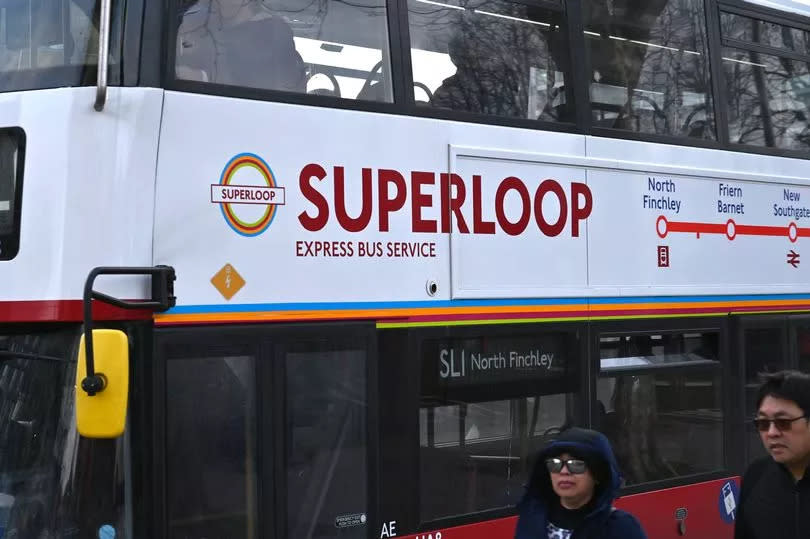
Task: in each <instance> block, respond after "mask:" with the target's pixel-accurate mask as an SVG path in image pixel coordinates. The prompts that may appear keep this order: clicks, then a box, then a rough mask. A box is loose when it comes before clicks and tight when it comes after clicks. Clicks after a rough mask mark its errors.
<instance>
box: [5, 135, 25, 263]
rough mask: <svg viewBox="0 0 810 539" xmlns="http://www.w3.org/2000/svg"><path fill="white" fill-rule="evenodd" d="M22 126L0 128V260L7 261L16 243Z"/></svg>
mask: <svg viewBox="0 0 810 539" xmlns="http://www.w3.org/2000/svg"><path fill="white" fill-rule="evenodd" d="M24 140H25V135H24V133H23V131H22V129H19V128H10V129H0V260H11V259H12V258H14V257H15V256H16V255H17V251H18V250H19V246H20V209H21V208H20V206H21V203H22V171H23V148H24Z"/></svg>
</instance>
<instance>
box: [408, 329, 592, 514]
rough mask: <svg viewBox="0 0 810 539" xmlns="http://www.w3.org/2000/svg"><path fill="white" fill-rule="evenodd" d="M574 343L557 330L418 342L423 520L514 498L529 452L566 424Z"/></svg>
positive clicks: (530, 457)
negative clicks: (536, 333) (540, 333)
mask: <svg viewBox="0 0 810 539" xmlns="http://www.w3.org/2000/svg"><path fill="white" fill-rule="evenodd" d="M575 342H576V340H575V339H574V338H573V337H572V336H570V335H568V334H564V333H549V334H542V335H531V334H522V335H520V334H519V335H514V336H497V337H493V336H490V337H484V336H478V337H465V338H452V337H451V338H447V337H443V338H438V339H426V340H425V341H423V342H422V345H421V351H420V356H421V368H422V376H421V380H422V384H421V391H420V393H421V397H420V407H419V429H420V441H419V446H420V447H419V457H420V458H419V460H420V462H419V469H420V490H419V492H420V499H419V502H420V503H419V506H420V520H421V521H422V522H429V521H434V520H437V519H441V518H446V517H452V516H459V515H466V514H471V513H477V512H480V511H486V510H493V509H499V508H504V507H509V506H512V505H514V504H515V503H517V501H518V500H519V499H520V497H521V495H522V494H523V491H524V485H525V483H526V481H527V480H528V474H529V471H530V467H531V465H532V462H533V457H534V455H535V454H536V453H537V451H538V450H539V449H540V448H541V447H542V446H543V444H544V443H545V442H547V441H548V440H549V437H550V436H551V435H553V434H556V433H558V432H560V430H562V429H563V428H565V427H566V426H568V425H571V424H572V423H573V417H574V405H573V402H574V400H575V399H574V393H575V392H576V390H577V377H576V363H577V355H576V353H575V351H576V350H577V348H576V344H575Z"/></svg>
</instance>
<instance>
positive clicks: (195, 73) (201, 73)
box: [174, 65, 211, 82]
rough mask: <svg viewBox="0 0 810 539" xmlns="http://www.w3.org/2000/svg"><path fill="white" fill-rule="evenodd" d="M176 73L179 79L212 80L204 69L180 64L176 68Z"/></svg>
mask: <svg viewBox="0 0 810 539" xmlns="http://www.w3.org/2000/svg"><path fill="white" fill-rule="evenodd" d="M174 74H175V76H176V77H177V78H178V79H181V80H190V81H195V82H210V81H211V79H210V78H209V76H208V72H207V71H205V70H204V69H197V68H193V67H188V66H184V65H178V66H177V67H175V68H174Z"/></svg>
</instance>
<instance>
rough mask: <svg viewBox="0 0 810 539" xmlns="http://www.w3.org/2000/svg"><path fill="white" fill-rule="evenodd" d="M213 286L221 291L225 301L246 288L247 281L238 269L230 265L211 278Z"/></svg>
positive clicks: (226, 265) (223, 267)
mask: <svg viewBox="0 0 810 539" xmlns="http://www.w3.org/2000/svg"><path fill="white" fill-rule="evenodd" d="M211 284H212V285H214V288H216V289H217V290H219V293H220V294H222V295H223V296H224V297H225V299H228V300H229V299H231V298H232V297H234V295H236V293H237V292H239V291H240V290H241V289H242V287H243V286H245V280H244V279H243V278H242V276H241V275H239V273H237V271H236V269H235V268H234V267H233V266H231V265H230V264H225V265H224V266H222V269H221V270H219V271H218V272H216V273H215V274H214V276H213V277H211Z"/></svg>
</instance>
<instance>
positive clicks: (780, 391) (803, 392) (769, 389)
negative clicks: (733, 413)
mask: <svg viewBox="0 0 810 539" xmlns="http://www.w3.org/2000/svg"><path fill="white" fill-rule="evenodd" d="M759 380H760V383H761V384H762V385H760V386H759V392H758V394H757V408H759V407H760V406H761V405H762V401H763V400H765V397H776V398H777V399H784V400H788V401H793V402H795V403H796V404H797V405H798V406H799V408H801V409H802V412H804V413H805V414H810V374H805V373H803V372H799V371H779V372H774V373H761V374H760V375H759Z"/></svg>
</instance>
